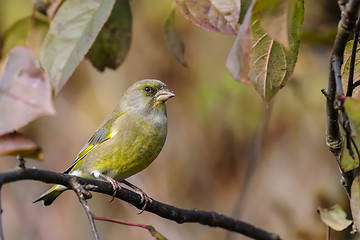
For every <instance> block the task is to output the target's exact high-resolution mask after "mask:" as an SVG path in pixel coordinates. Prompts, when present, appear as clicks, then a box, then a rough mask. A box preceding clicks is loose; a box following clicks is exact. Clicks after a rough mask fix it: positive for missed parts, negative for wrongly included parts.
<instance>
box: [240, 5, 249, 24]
mask: <svg viewBox="0 0 360 240" xmlns="http://www.w3.org/2000/svg"><path fill="white" fill-rule="evenodd" d="M251 5H252V0H240V14H239V15H240V16H239V23H240V24H242V22H243V21H244V17H245V15H246V13H247V12H248V10H249V7H250V6H251Z"/></svg>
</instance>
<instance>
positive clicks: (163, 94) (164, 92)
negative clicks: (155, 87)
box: [156, 89, 175, 102]
mask: <svg viewBox="0 0 360 240" xmlns="http://www.w3.org/2000/svg"><path fill="white" fill-rule="evenodd" d="M172 97H175V94H174V93H173V92H172V91H170V90H169V89H161V90H160V91H159V92H158V93H157V96H156V101H157V102H165V101H167V100H168V99H169V98H172Z"/></svg>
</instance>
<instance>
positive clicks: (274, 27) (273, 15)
mask: <svg viewBox="0 0 360 240" xmlns="http://www.w3.org/2000/svg"><path fill="white" fill-rule="evenodd" d="M289 1H290V0H275V1H274V0H261V1H257V2H256V5H255V8H254V11H256V12H257V13H258V16H259V21H260V24H261V27H262V28H263V29H264V30H265V32H266V33H267V34H268V35H269V36H270V37H271V38H272V39H274V40H276V41H278V42H279V43H280V44H281V45H283V46H285V47H288V46H289V41H288V15H289V11H291V9H290V8H289ZM291 1H292V0H291Z"/></svg>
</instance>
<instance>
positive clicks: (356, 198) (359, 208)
mask: <svg viewBox="0 0 360 240" xmlns="http://www.w3.org/2000/svg"><path fill="white" fill-rule="evenodd" d="M350 208H351V214H352V216H353V220H354V224H355V227H356V229H359V226H360V183H359V176H356V177H355V179H354V181H353V182H352V185H351V199H350Z"/></svg>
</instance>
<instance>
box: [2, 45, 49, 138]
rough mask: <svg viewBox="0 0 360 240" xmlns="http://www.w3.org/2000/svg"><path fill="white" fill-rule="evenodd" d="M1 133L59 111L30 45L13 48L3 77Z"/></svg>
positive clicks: (11, 130)
mask: <svg viewBox="0 0 360 240" xmlns="http://www.w3.org/2000/svg"><path fill="white" fill-rule="evenodd" d="M0 113H1V114H0V135H3V134H5V133H9V132H13V131H14V130H16V129H18V128H20V127H23V126H24V125H26V124H28V123H29V122H30V121H32V120H34V119H36V118H38V117H40V116H43V115H53V114H55V109H54V106H53V104H52V101H51V87H50V85H49V83H48V82H47V81H46V80H45V78H44V74H43V72H42V70H41V68H39V66H38V63H37V62H36V60H35V59H34V55H33V54H32V52H31V51H30V50H29V49H28V48H26V47H15V48H14V49H12V50H11V51H10V52H9V54H8V58H7V61H6V65H5V69H4V71H3V73H2V75H1V76H0Z"/></svg>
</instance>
